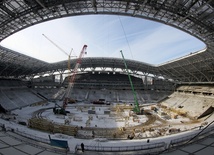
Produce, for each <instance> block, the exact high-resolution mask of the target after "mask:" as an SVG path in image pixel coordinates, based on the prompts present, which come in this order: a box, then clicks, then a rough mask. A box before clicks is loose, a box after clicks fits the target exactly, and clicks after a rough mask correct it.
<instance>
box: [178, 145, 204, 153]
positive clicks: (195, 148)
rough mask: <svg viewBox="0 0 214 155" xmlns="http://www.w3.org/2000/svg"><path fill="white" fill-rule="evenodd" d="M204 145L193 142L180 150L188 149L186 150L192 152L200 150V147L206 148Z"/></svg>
mask: <svg viewBox="0 0 214 155" xmlns="http://www.w3.org/2000/svg"><path fill="white" fill-rule="evenodd" d="M204 147H205V146H204V145H200V144H192V145H188V146H186V147H183V148H181V149H180V150H184V151H186V152H190V153H192V152H196V151H198V150H200V149H202V148H204Z"/></svg>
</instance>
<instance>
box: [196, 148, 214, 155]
mask: <svg viewBox="0 0 214 155" xmlns="http://www.w3.org/2000/svg"><path fill="white" fill-rule="evenodd" d="M194 155H214V147H207V148H205V149H203V150H201V151H199V152H196V153H194Z"/></svg>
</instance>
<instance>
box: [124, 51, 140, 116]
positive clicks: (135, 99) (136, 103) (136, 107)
mask: <svg viewBox="0 0 214 155" xmlns="http://www.w3.org/2000/svg"><path fill="white" fill-rule="evenodd" d="M120 52H121V55H122V57H123V63H124V65H125V67H126V72H127V73H128V77H129V82H130V84H131V88H132V93H133V95H134V101H135V108H134V112H136V113H140V108H139V104H138V100H137V96H136V92H135V90H134V86H133V83H132V80H131V76H130V74H129V70H128V67H127V64H126V61H125V58H124V56H123V52H122V50H121V51H120Z"/></svg>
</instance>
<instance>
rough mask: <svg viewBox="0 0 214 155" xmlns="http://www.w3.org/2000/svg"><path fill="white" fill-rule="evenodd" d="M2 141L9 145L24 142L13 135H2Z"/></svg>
mask: <svg viewBox="0 0 214 155" xmlns="http://www.w3.org/2000/svg"><path fill="white" fill-rule="evenodd" d="M1 141H3V142H5V143H7V144H8V145H19V144H22V142H20V141H18V140H16V139H14V138H11V137H8V136H6V137H1Z"/></svg>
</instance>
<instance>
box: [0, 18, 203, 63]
mask: <svg viewBox="0 0 214 155" xmlns="http://www.w3.org/2000/svg"><path fill="white" fill-rule="evenodd" d="M42 34H45V35H46V36H48V38H50V39H51V40H52V41H53V42H55V43H56V44H57V45H58V46H59V47H60V48H62V49H64V51H66V52H67V53H70V51H71V48H73V55H76V56H78V55H79V53H80V51H81V49H82V47H83V45H84V44H87V45H88V48H87V53H88V54H87V55H86V57H117V58H121V54H120V50H123V53H124V56H125V58H126V59H134V60H138V61H143V62H147V63H152V64H159V63H162V62H165V61H168V60H170V59H172V58H173V59H174V58H176V57H180V56H183V55H185V54H186V53H190V52H194V51H196V50H197V49H200V48H203V46H205V45H204V44H203V43H202V42H200V41H198V40H197V39H196V38H193V37H191V36H189V35H187V34H185V33H184V32H181V31H179V30H176V29H175V28H172V27H169V26H167V25H163V24H160V23H156V22H153V21H148V20H143V19H138V18H131V17H119V16H111V15H100V16H98V15H97V16H91V15H90V16H89V15H87V16H78V17H67V18H63V19H57V20H53V21H49V22H45V23H41V24H38V25H35V26H32V27H29V28H27V29H25V30H22V31H20V32H18V33H16V34H14V35H12V36H10V37H8V38H7V39H5V40H3V41H2V42H1V45H3V46H6V47H8V48H11V49H13V50H15V51H18V52H21V53H24V54H26V55H29V56H32V57H35V58H37V59H40V60H43V61H47V62H57V61H62V60H66V59H67V56H66V55H65V54H64V53H63V52H61V51H60V50H59V49H58V48H57V47H56V46H54V45H53V44H52V43H50V42H49V41H48V40H47V39H46V38H45V37H44V36H42Z"/></svg>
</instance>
